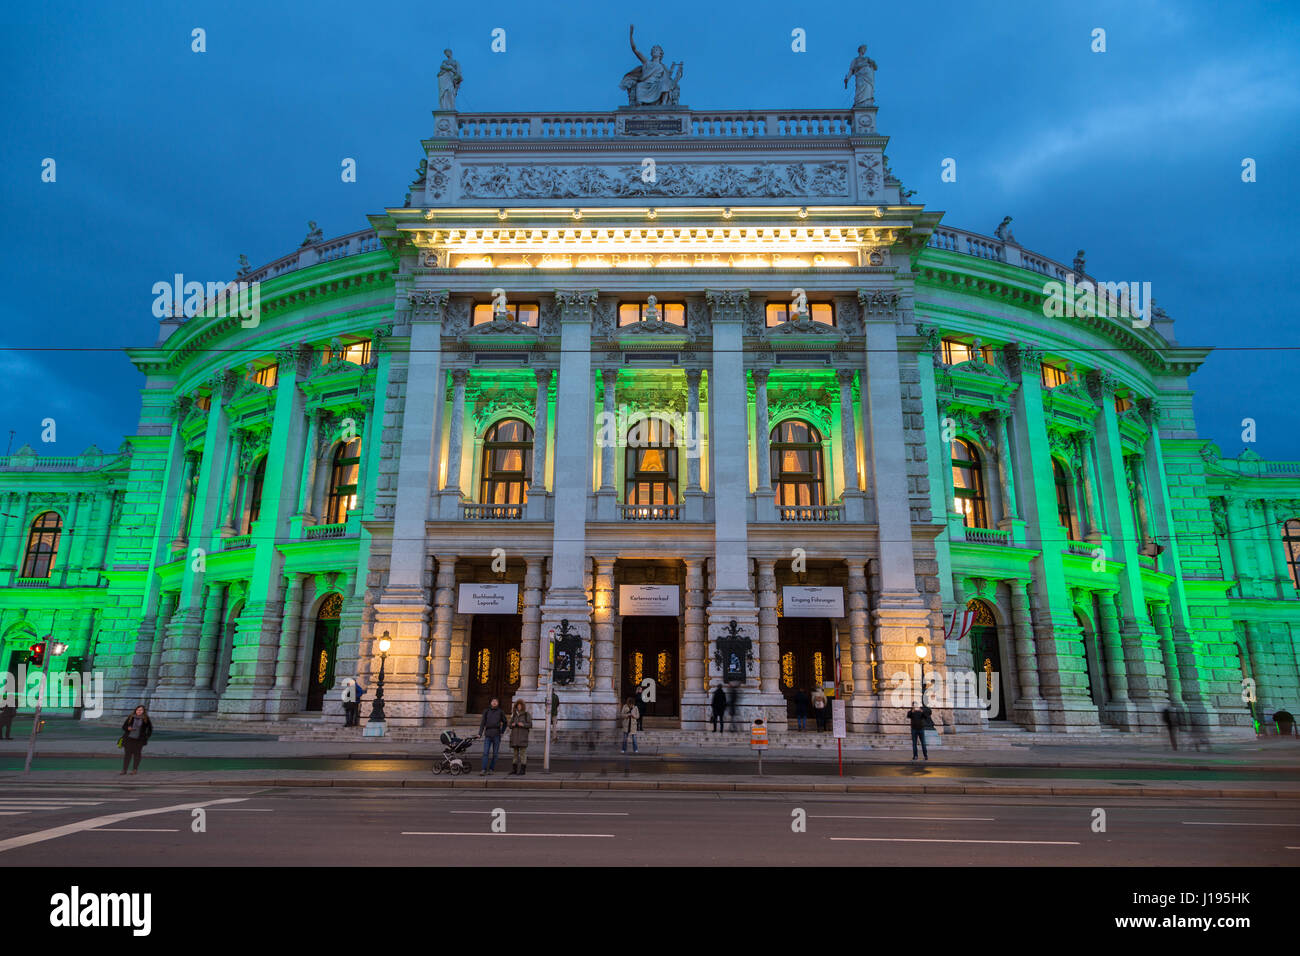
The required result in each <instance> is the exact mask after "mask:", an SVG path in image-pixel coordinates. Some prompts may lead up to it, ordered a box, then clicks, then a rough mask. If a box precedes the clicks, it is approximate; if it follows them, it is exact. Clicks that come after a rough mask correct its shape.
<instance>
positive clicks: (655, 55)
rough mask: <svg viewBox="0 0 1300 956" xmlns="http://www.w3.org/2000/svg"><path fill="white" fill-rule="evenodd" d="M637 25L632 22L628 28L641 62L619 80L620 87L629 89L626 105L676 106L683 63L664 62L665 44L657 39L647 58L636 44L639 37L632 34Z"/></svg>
mask: <svg viewBox="0 0 1300 956" xmlns="http://www.w3.org/2000/svg"><path fill="white" fill-rule="evenodd" d="M635 29H636V28H635V27H633V26H629V27H628V28H627V39H628V43H629V44H631V46H632V52H633V53H634V54H635V55H636V58H637V59H638V60H640V61H641V65H640V66H637V67H634V68H633V69H631V70H628V71H627V72H626V73H625V74H623V79H622V80H621V81H620V82H619V84H618V88H619V89H621V90H625V91H627V105H628V106H631V107H647V106H648V107H654V106H676V105H677V100H678V89H677V81H678V80H680V79H681V77H682V72H683V67H682V64H681V63H674V64H673V65H672V66H671V67H667V66H664V48H663V47H661V46H660V45H659V44H657V43H656V44H655V45H654V46H652V47H651V48H650V57H649V59H647V58H646V56H645V55H644V54H643V53H642V52H641V51H640V50H638V49H637V48H636V40H635V38H634V37H633V32H634V30H635Z"/></svg>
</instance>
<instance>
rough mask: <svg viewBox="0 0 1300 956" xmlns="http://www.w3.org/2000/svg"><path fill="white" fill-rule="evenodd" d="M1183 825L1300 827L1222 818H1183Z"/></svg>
mask: <svg viewBox="0 0 1300 956" xmlns="http://www.w3.org/2000/svg"><path fill="white" fill-rule="evenodd" d="M1183 826H1185V827H1300V823H1228V822H1226V821H1222V820H1208V821H1202V820H1184V821H1183Z"/></svg>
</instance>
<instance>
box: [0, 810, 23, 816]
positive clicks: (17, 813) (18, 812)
mask: <svg viewBox="0 0 1300 956" xmlns="http://www.w3.org/2000/svg"><path fill="white" fill-rule="evenodd" d="M26 812H27V811H26V810H0V817H21V816H22V815H23V814H24V813H26Z"/></svg>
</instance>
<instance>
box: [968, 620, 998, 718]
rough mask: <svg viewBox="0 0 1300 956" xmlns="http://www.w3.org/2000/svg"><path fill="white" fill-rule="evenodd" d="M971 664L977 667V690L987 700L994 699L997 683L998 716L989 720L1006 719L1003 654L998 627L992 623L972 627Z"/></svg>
mask: <svg viewBox="0 0 1300 956" xmlns="http://www.w3.org/2000/svg"><path fill="white" fill-rule="evenodd" d="M970 653H971V665H972V666H973V667H974V668H975V682H976V690H977V692H978V693H979V695H980V696H981V697H983V698H984V699H985V700H992V699H993V690H994V684H996V685H997V687H996V690H997V708H998V712H997V715H996V716H993V717H990V718H989V720H1006V719H1007V704H1006V700H1007V697H1006V690H1005V689H1004V687H1003V681H1002V663H1001V662H1002V655H1001V648H1000V647H999V646H998V629H997V628H996V627H995V626H993V625H990V624H977V625H975V626H974V627H972V628H971V629H970Z"/></svg>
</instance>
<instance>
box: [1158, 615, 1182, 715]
mask: <svg viewBox="0 0 1300 956" xmlns="http://www.w3.org/2000/svg"><path fill="white" fill-rule="evenodd" d="M1151 610H1152V616H1153V617H1154V619H1155V625H1156V633H1157V634H1159V635H1160V657H1161V660H1162V661H1163V663H1164V668H1165V686H1166V689H1167V693H1168V694H1169V700H1170V701H1171V702H1173V703H1174V704H1175V705H1177V704H1181V703H1182V700H1183V692H1182V681H1180V680H1179V674H1178V654H1177V652H1176V651H1175V650H1174V629H1173V622H1172V621H1171V620H1170V618H1169V605H1168V604H1164V603H1156V604H1153V605H1152V606H1151Z"/></svg>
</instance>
